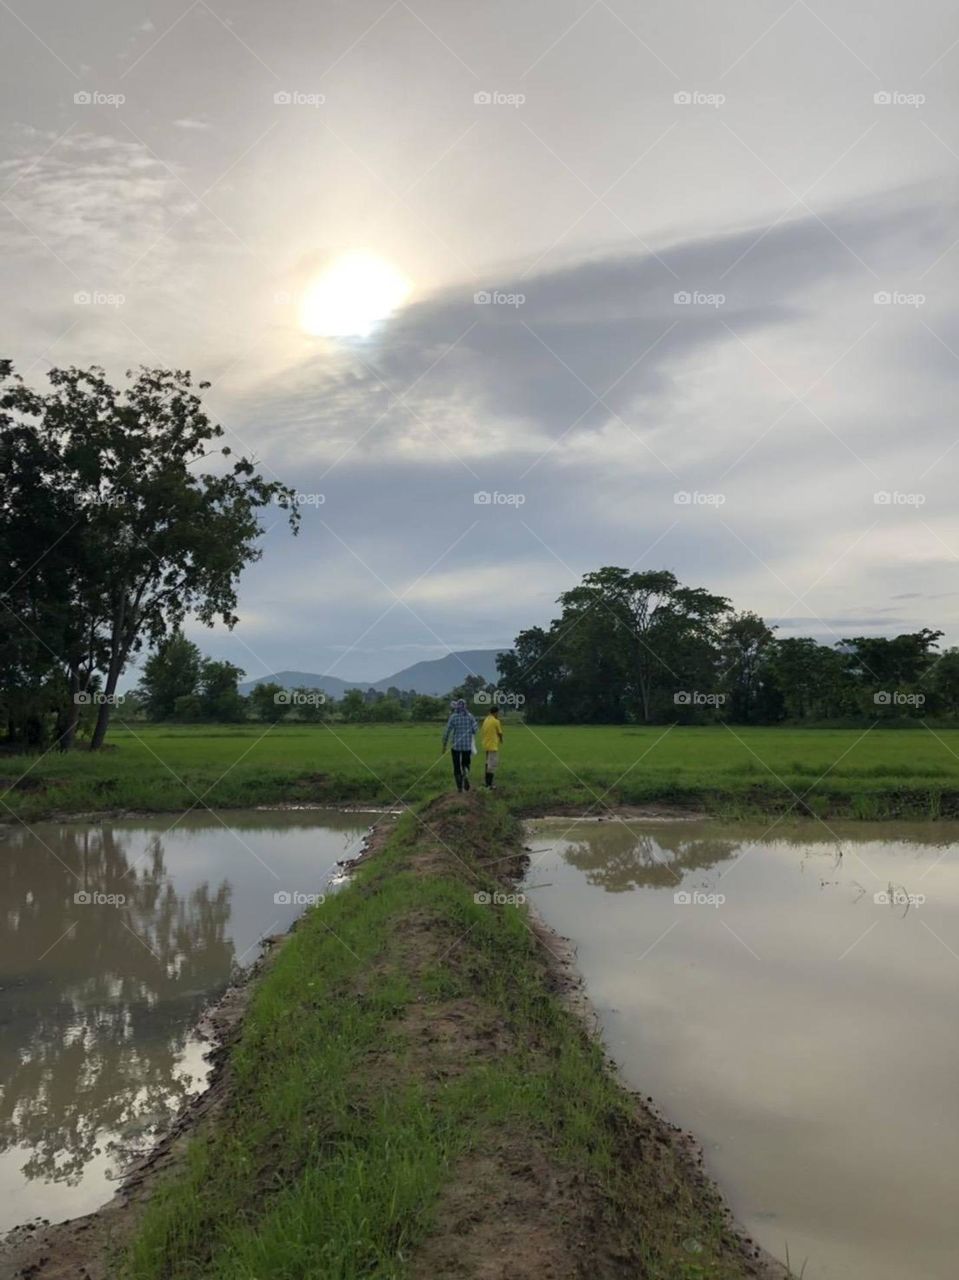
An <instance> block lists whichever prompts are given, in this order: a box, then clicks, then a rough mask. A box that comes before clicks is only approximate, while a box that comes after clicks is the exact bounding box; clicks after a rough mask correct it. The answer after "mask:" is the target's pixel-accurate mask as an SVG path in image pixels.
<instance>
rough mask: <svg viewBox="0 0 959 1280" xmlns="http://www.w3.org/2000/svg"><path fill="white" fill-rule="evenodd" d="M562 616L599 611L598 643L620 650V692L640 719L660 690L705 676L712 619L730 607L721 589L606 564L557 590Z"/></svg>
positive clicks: (714, 634) (713, 642)
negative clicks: (601, 636) (601, 639)
mask: <svg viewBox="0 0 959 1280" xmlns="http://www.w3.org/2000/svg"><path fill="white" fill-rule="evenodd" d="M559 602H560V604H561V605H562V606H563V613H564V620H565V619H566V618H567V617H568V618H569V620H570V621H571V622H573V623H576V622H578V621H580V620H584V619H585V618H586V616H587V615H593V620H594V621H595V620H596V618H597V616H598V618H599V619H600V621H601V623H602V624H603V625H604V627H605V629H606V631H607V632H608V638H607V641H606V644H605V646H604V649H605V650H606V651H607V652H608V651H609V650H610V649H612V650H613V652H614V653H616V654H618V655H619V661H618V663H617V664H616V665H619V666H621V667H622V670H623V679H624V681H625V686H624V689H623V694H624V695H625V697H626V699H627V703H632V704H633V705H634V706H635V707H636V709H637V710H638V713H639V716H640V718H641V719H643V720H644V721H647V722H648V721H649V720H651V719H652V718H653V711H654V707H655V703H656V701H657V695H659V701H660V702H661V703H662V702H664V701H665V698H664V697H663V695H666V694H668V695H669V696H670V698H671V696H672V694H673V693H674V692H676V691H679V690H682V689H695V688H696V687H697V684H699V683H702V682H703V681H704V680H708V681H711V677H712V672H713V669H714V660H715V654H716V646H717V640H718V627H719V623H720V621H721V620H722V618H723V615H724V614H725V613H727V612H728V610H729V608H730V604H729V601H728V600H727V599H726V598H725V597H724V596H715V595H711V594H710V593H709V592H708V591H706V590H704V589H703V588H702V587H683V586H681V585H680V583H679V581H678V580H677V578H676V576H675V575H674V574H672V573H670V572H669V570H668V569H661V570H649V571H646V572H643V573H635V572H630V571H629V570H627V569H620V568H616V567H615V566H607V567H606V568H603V569H599V570H597V571H596V572H594V573H587V574H586V576H585V577H584V578H583V581H582V583H581V584H580V585H579V586H578V587H574V588H573V589H572V590H571V591H567V592H564V594H563V595H561V596H560V598H559Z"/></svg>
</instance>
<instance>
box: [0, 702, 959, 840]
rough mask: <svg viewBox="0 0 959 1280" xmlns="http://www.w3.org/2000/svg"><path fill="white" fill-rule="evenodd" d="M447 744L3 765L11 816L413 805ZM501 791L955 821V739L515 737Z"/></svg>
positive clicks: (152, 736) (636, 732) (539, 729)
mask: <svg viewBox="0 0 959 1280" xmlns="http://www.w3.org/2000/svg"><path fill="white" fill-rule="evenodd" d="M440 738H441V726H440V725H383V726H377V725H369V726H359V725H341V724H334V725H323V724H320V725H302V724H293V725H279V726H274V727H265V726H262V725H239V726H196V727H187V726H174V725H170V726H163V725H151V726H145V725H136V726H131V727H126V728H124V727H120V726H117V727H116V728H115V729H113V730H112V731H111V734H110V738H109V740H108V746H107V748H106V750H104V751H103V752H101V753H99V754H91V753H89V752H86V751H83V750H79V751H75V752H73V753H71V754H69V755H68V756H63V755H59V754H57V753H56V752H50V753H48V754H47V755H45V756H41V757H35V756H34V757H30V756H20V757H12V756H8V757H6V758H5V759H3V760H2V761H0V788H2V789H0V803H2V805H3V809H2V811H0V816H2V818H10V817H12V816H19V817H22V818H25V819H26V820H28V821H29V820H33V819H36V818H40V817H43V816H46V815H50V814H61V813H85V812H90V811H115V810H121V809H142V810H157V811H164V810H168V811H169V810H180V809H185V808H189V807H191V806H194V805H197V806H209V807H216V808H233V807H242V806H247V805H256V804H276V803H279V802H299V803H328V804H335V803H350V802H363V803H371V804H378V805H384V804H385V805H398V804H407V803H412V802H416V801H421V800H425V799H428V798H430V797H431V796H434V795H436V794H438V793H439V792H441V791H443V790H447V789H449V787H450V786H451V776H450V762H449V757H448V756H443V755H441V754H440ZM480 768H481V766H480V765H479V762H478V763H477V768H476V769H475V770H474V775H475V774H477V773H479V771H480ZM474 780H480V779H476V778H475V776H474ZM499 785H500V787H501V790H502V794H503V796H504V799H506V800H508V802H509V803H510V806H511V808H513V810H514V811H521V812H523V811H531V810H540V811H542V810H544V809H548V808H550V807H553V808H555V807H559V806H577V807H581V808H590V807H595V808H596V809H600V810H601V809H602V807H603V806H612V805H615V804H645V803H650V802H658V803H665V804H674V805H685V806H694V807H702V808H704V809H707V810H708V811H710V812H714V813H719V814H726V815H730V816H733V815H736V814H740V813H742V814H745V813H756V812H782V811H783V810H784V809H788V808H790V807H795V808H796V809H797V810H798V811H802V810H804V809H805V810H810V811H812V812H814V813H817V814H820V815H826V814H827V813H828V814H834V815H848V816H851V817H862V818H877V817H892V816H897V815H902V814H910V815H914V816H925V817H938V816H946V815H948V816H955V815H957V814H959V731H957V730H938V729H937V730H927V729H913V730H888V729H886V730H883V729H871V730H869V729H867V730H861V729H823V730H817V729H794V730H790V729H778V728H776V729H770V728H757V729H747V728H742V727H740V726H737V727H735V728H733V729H730V728H725V727H723V726H715V727H710V728H673V729H670V728H664V727H655V728H640V727H630V726H540V725H534V726H528V725H525V724H523V723H520V722H516V723H509V722H507V724H506V741H505V744H504V750H503V753H502V763H501V770H500V775H499Z"/></svg>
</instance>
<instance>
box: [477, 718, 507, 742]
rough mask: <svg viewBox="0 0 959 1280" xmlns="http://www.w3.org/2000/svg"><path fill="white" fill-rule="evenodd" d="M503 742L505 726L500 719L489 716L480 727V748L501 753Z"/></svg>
mask: <svg viewBox="0 0 959 1280" xmlns="http://www.w3.org/2000/svg"><path fill="white" fill-rule="evenodd" d="M502 741H503V726H502V725H501V724H500V722H499V718H498V717H497V716H494V715H488V716H487V717H486V719H485V720H484V721H483V723H482V725H481V726H480V746H481V747H482V748H483V750H484V751H499V749H500V743H501V742H502Z"/></svg>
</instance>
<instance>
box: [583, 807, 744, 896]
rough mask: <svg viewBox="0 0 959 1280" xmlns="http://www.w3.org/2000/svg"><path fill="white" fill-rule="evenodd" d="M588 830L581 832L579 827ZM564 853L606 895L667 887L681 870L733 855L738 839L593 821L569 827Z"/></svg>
mask: <svg viewBox="0 0 959 1280" xmlns="http://www.w3.org/2000/svg"><path fill="white" fill-rule="evenodd" d="M583 830H585V831H587V832H588V834H586V835H581V834H580V832H581V831H583ZM566 838H567V840H569V843H568V844H567V846H566V848H565V850H564V856H565V857H566V859H567V860H568V861H569V862H571V863H572V864H573V866H574V867H578V868H579V869H580V871H582V872H583V873H584V874H585V876H586V879H587V880H588V881H589V883H590V884H594V885H598V886H599V887H600V888H603V889H605V890H606V891H607V892H608V893H622V892H624V891H625V890H627V889H638V888H649V889H656V888H660V889H670V888H675V886H676V885H677V884H678V883H679V881H680V880H681V879H682V873H683V871H686V870H690V869H700V870H701V869H706V868H709V867H714V866H715V865H716V863H717V862H722V861H723V860H724V859H726V858H731V857H732V856H733V853H734V852H735V850H736V848H737V845H738V843H739V842H738V841H735V840H730V839H725V840H723V839H720V838H718V837H716V838H713V839H709V838H708V837H703V836H700V837H699V838H692V837H691V836H690V833H689V831H688V830H687V829H686V828H685V827H682V826H673V827H663V828H660V829H656V830H655V831H638V830H635V829H634V828H632V827H630V826H629V825H627V824H626V823H625V822H613V821H608V822H597V823H596V824H595V825H593V824H590V825H589V826H588V827H587V826H586V824H585V823H584V824H583V825H582V827H577V828H573V829H572V830H571V831H570V832H569V833H568V835H567V837H566Z"/></svg>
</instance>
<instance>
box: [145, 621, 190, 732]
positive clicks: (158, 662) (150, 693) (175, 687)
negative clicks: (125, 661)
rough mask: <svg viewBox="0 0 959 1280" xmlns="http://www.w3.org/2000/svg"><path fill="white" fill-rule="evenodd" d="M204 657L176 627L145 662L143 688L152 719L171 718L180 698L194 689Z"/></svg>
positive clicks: (149, 715) (147, 708)
mask: <svg viewBox="0 0 959 1280" xmlns="http://www.w3.org/2000/svg"><path fill="white" fill-rule="evenodd" d="M202 665H203V657H202V655H201V653H200V650H199V648H198V647H197V646H196V645H195V644H194V643H193V641H192V640H188V639H187V638H186V636H185V635H184V634H183V632H182V631H180V630H176V631H174V632H173V634H172V635H171V636H170V637H169V638H168V639H167V640H164V641H162V642H161V643H160V645H159V647H158V648H157V650H156V652H155V653H153V654H151V656H150V657H149V658H147V660H146V662H145V663H144V664H143V675H142V676H141V678H140V686H139V687H140V692H141V693H142V695H143V698H144V701H145V704H146V713H147V716H148V717H149V718H150V719H151V720H172V719H173V716H174V713H175V711H176V703H177V699H178V698H183V697H186V696H188V695H189V694H191V693H195V692H196V689H197V685H198V683H199V680H200V671H201V668H202Z"/></svg>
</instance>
